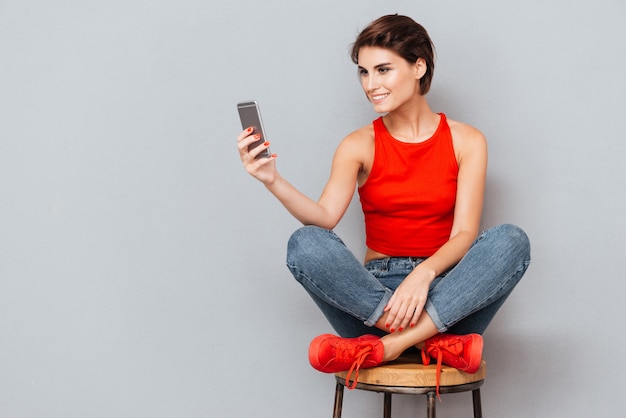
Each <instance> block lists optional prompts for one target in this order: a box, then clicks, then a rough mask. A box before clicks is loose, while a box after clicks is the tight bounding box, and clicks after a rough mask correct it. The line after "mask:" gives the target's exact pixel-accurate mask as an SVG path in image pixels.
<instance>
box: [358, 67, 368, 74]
mask: <svg viewBox="0 0 626 418" xmlns="http://www.w3.org/2000/svg"><path fill="white" fill-rule="evenodd" d="M359 75H360V76H364V75H367V70H366V69H365V68H361V69H360V70H359Z"/></svg>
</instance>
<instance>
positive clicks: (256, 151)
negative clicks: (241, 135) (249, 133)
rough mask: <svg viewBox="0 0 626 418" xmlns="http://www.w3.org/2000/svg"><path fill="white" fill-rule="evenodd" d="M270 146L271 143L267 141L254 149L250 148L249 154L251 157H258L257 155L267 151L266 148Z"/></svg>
mask: <svg viewBox="0 0 626 418" xmlns="http://www.w3.org/2000/svg"><path fill="white" fill-rule="evenodd" d="M255 136H256V135H255ZM257 140H258V139H257ZM269 146H270V143H269V142H267V141H266V142H264V143H262V144H261V145H258V146H256V147H254V148H253V149H251V150H248V154H249V155H250V157H251V158H255V159H256V158H257V156H258V155H259V154H261V153H263V152H265V150H266V149H268V148H269Z"/></svg>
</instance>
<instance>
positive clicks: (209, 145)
mask: <svg viewBox="0 0 626 418" xmlns="http://www.w3.org/2000/svg"><path fill="white" fill-rule="evenodd" d="M394 12H399V13H402V14H408V15H410V16H412V17H413V18H415V19H416V20H417V21H419V22H421V23H423V24H424V25H425V26H426V28H427V29H428V30H429V32H430V34H431V36H432V37H433V39H434V42H435V45H436V47H437V51H438V61H437V68H436V71H435V78H434V82H433V87H432V91H431V93H430V94H429V98H430V102H431V105H432V107H433V109H434V110H436V111H443V112H446V113H447V114H448V116H449V117H450V118H453V119H457V120H461V121H464V122H467V123H470V124H472V125H474V126H476V127H478V128H479V129H481V130H482V131H483V132H484V133H485V135H486V136H487V138H488V140H489V144H490V168H489V180H488V190H487V193H488V195H487V199H486V208H485V213H484V220H483V223H484V226H485V227H487V226H491V225H494V224H496V223H501V222H512V223H515V224H518V225H520V226H521V227H523V228H524V229H525V230H526V231H527V232H528V234H529V235H530V237H531V240H532V245H533V263H532V265H531V267H530V270H529V271H528V273H527V275H526V276H525V278H524V279H523V281H522V282H521V284H520V285H519V287H518V288H517V290H516V291H515V292H514V294H513V295H512V297H511V298H510V300H509V301H508V302H507V304H506V305H505V307H504V308H503V309H502V311H501V312H500V313H499V315H498V316H497V317H496V319H495V320H494V322H493V323H492V326H491V327H490V329H489V330H488V331H487V333H486V335H485V339H486V350H485V358H486V360H487V361H488V364H489V376H488V379H487V382H486V384H485V386H484V389H483V399H484V411H485V415H486V416H488V417H520V418H521V417H523V418H527V417H568V418H570V417H583V416H606V417H624V416H626V412H624V410H625V407H624V397H623V386H624V385H623V383H622V377H623V376H624V374H625V373H626V365H625V364H624V361H623V359H622V357H623V353H624V347H625V346H626V339H625V337H624V333H623V331H622V329H623V325H622V321H623V319H624V316H625V315H624V314H625V307H624V305H625V302H624V296H623V295H624V289H625V285H624V279H625V277H624V272H623V270H622V269H621V268H620V262H621V261H623V259H624V257H623V253H624V249H625V248H626V245H625V244H626V243H625V236H626V222H625V221H624V213H626V202H625V200H624V189H625V186H626V180H625V179H626V169H625V168H624V166H623V160H624V157H625V156H626V141H624V128H623V120H624V113H625V110H626V105H625V101H624V97H625V96H626V88H625V83H624V76H625V75H626V57H625V54H624V52H626V51H625V49H626V48H625V47H624V39H626V25H624V19H625V18H626V5H625V4H624V2H622V1H621V0H620V1H618V0H613V1H611V0H599V1H594V2H591V1H565V0H563V1H551V2H547V1H536V0H533V1H523V2H522V1H517V2H501V1H496V0H478V1H471V2H468V1H465V0H457V1H439V2H423V1H416V0H413V1H408V0H407V1H371V0H345V1H336V0H333V1H328V0H324V1H316V2H293V1H288V0H275V1H265V2H260V1H252V0H248V1H230V2H222V1H219V2H218V1H207V0H204V1H199V0H176V1H174V0H159V1H148V0H143V1H139V0H132V1H128V0H108V1H106V2H105V1H100V2H96V1H70V0H49V1H41V0H32V1H28V0H21V1H17V0H0V417H2V418H5V417H11V418H22V417H51V418H52V417H54V418H56V417H63V418H71V417H151V418H157V417H324V416H330V412H331V406H332V396H333V380H332V377H330V376H327V375H324V374H321V373H318V372H316V371H314V370H313V369H312V368H311V367H310V366H309V365H308V362H307V357H306V352H307V347H308V343H309V341H310V340H311V339H312V338H313V337H314V336H315V335H317V334H319V333H323V332H329V331H330V327H329V326H328V325H327V323H326V321H325V320H324V319H323V317H322V315H321V314H320V313H319V312H318V310H317V308H316V307H315V306H314V305H313V303H312V302H311V301H310V300H309V299H308V297H307V295H306V294H305V292H304V291H303V290H302V289H300V288H299V285H297V284H296V283H295V281H294V280H293V279H292V278H291V276H290V274H289V272H288V270H287V268H286V267H285V266H284V256H285V243H286V240H287V238H288V236H289V235H290V233H291V232H292V231H293V230H294V229H295V228H296V227H297V226H298V224H297V222H296V221H294V220H293V219H292V218H291V217H290V216H289V215H288V214H287V212H286V211H285V210H284V209H283V208H282V207H281V206H280V205H279V204H278V203H277V202H276V201H275V200H274V199H273V198H272V197H271V196H270V195H269V194H268V193H267V192H266V191H265V190H264V188H263V187H262V185H260V184H259V183H257V182H256V181H255V180H254V179H252V178H251V177H249V176H248V175H247V174H246V173H245V172H244V170H243V169H242V167H241V163H240V161H239V159H238V155H237V152H236V148H235V136H236V135H237V133H238V132H239V131H240V129H239V120H238V118H237V114H236V110H235V103H236V102H237V101H240V100H246V99H251V98H254V99H257V100H259V102H260V103H261V106H262V109H263V115H264V119H265V124H266V128H267V130H268V136H269V137H270V139H271V140H272V149H273V151H274V152H276V153H277V154H278V155H279V159H278V164H279V168H280V170H281V172H282V173H283V175H284V176H285V177H287V178H288V179H289V180H290V181H291V182H292V183H294V184H295V185H296V186H297V187H299V188H300V189H301V190H302V191H303V192H305V193H307V194H308V195H310V196H312V197H314V198H317V196H318V195H319V193H320V192H321V189H322V187H323V185H324V182H325V180H326V179H327V175H328V169H329V164H330V159H331V156H332V153H333V151H334V149H335V147H336V145H337V143H338V142H339V141H340V140H341V139H342V137H343V136H345V135H346V134H348V133H349V132H350V131H352V130H353V129H356V128H357V127H359V126H362V125H364V124H366V123H369V122H370V121H371V120H372V119H374V118H375V117H376V116H377V115H376V114H374V113H373V111H372V110H371V107H370V106H369V105H368V103H367V102H366V100H365V98H364V96H363V93H362V91H361V90H360V87H359V84H358V80H357V77H356V69H355V67H354V65H353V64H352V63H351V62H350V60H349V58H348V52H347V51H348V47H349V44H350V43H351V42H352V41H353V40H354V37H355V36H356V34H357V33H358V31H359V30H360V29H362V28H363V27H364V26H365V25H366V24H367V23H369V22H370V21H371V20H373V19H374V18H376V17H378V16H380V15H382V14H386V13H394ZM353 203H357V202H356V201H354V202H353ZM337 232H338V233H339V234H340V235H341V236H342V237H343V238H344V240H345V241H346V242H347V243H348V245H349V246H350V247H351V248H353V249H354V251H355V253H357V254H358V255H359V256H360V255H362V254H363V243H362V241H363V232H362V218H361V215H360V211H359V207H358V205H356V204H353V205H352V206H351V208H350V209H349V212H348V214H347V215H346V217H345V219H344V220H343V221H342V223H341V224H340V225H339V227H338V228H337ZM469 402H470V397H469V395H449V396H445V397H444V401H443V403H442V404H440V405H439V410H438V416H439V417H451V416H468V412H465V410H466V409H467V408H468V407H469ZM423 405H424V400H423V399H422V398H421V397H420V398H414V397H402V396H400V397H398V399H397V401H396V403H395V406H394V416H395V417H400V416H413V415H412V414H413V412H412V410H413V409H414V408H416V407H419V408H420V409H421V408H422V407H423ZM344 406H345V408H344V416H345V417H375V416H379V411H380V409H381V407H382V397H381V395H375V394H370V393H358V392H349V393H347V394H346V398H345V405H344ZM599 410H600V411H603V412H602V413H601V414H600V413H598V412H597V411H599ZM463 414H465V415H463Z"/></svg>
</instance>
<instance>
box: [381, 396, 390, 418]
mask: <svg viewBox="0 0 626 418" xmlns="http://www.w3.org/2000/svg"><path fill="white" fill-rule="evenodd" d="M383 418H391V393H385V404H384V408H383Z"/></svg>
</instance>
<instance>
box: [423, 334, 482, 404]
mask: <svg viewBox="0 0 626 418" xmlns="http://www.w3.org/2000/svg"><path fill="white" fill-rule="evenodd" d="M482 355H483V337H482V336H480V335H479V334H467V335H453V334H438V335H435V336H434V337H431V338H429V339H427V340H426V341H424V347H423V348H422V362H423V363H424V365H426V366H428V365H429V364H430V357H432V358H435V359H437V396H439V377H440V375H441V364H442V363H443V364H446V365H448V366H452V367H454V368H455V369H459V370H461V371H464V372H466V373H476V372H477V371H478V369H479V368H480V363H481V361H482Z"/></svg>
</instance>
